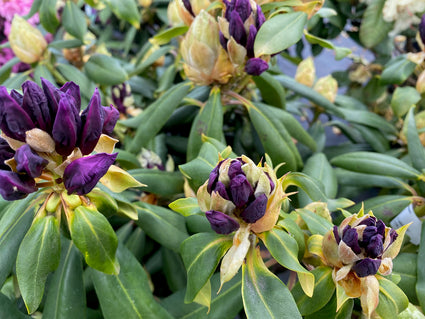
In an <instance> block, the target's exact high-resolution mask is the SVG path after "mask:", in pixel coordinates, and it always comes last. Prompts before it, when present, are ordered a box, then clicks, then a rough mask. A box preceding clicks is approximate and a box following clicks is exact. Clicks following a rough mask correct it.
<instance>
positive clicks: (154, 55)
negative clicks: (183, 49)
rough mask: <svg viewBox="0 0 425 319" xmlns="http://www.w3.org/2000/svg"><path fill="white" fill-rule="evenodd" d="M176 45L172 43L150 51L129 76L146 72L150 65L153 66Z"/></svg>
mask: <svg viewBox="0 0 425 319" xmlns="http://www.w3.org/2000/svg"><path fill="white" fill-rule="evenodd" d="M173 48H174V47H173V46H171V45H167V46H163V47H159V48H158V49H155V50H154V51H153V52H152V51H148V52H147V53H148V54H149V55H148V56H145V57H144V59H143V60H142V62H141V63H140V64H138V65H137V66H136V68H135V69H134V70H132V71H131V72H130V73H129V77H130V78H131V77H133V76H135V75H137V74H140V73H142V72H144V71H145V70H146V69H147V68H148V67H149V66H151V65H152V64H153V63H154V62H155V61H157V60H158V59H159V58H160V57H162V56H164V55H165V54H167V53H168V52H170V51H171V50H172V49H173Z"/></svg>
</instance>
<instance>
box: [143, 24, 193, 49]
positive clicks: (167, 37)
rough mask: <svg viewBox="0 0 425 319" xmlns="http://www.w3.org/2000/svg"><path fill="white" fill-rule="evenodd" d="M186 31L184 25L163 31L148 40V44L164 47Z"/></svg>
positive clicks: (187, 28) (186, 28)
mask: <svg viewBox="0 0 425 319" xmlns="http://www.w3.org/2000/svg"><path fill="white" fill-rule="evenodd" d="M187 30H189V27H188V26H186V25H183V26H181V25H179V26H175V27H171V28H169V29H166V30H164V31H161V32H158V33H157V34H156V35H155V36H153V37H152V38H151V39H150V42H151V43H152V44H154V45H164V44H167V43H168V42H170V41H171V39H173V38H175V37H178V36H179V35H183V34H185V33H186V32H187Z"/></svg>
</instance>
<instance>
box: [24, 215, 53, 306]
mask: <svg viewBox="0 0 425 319" xmlns="http://www.w3.org/2000/svg"><path fill="white" fill-rule="evenodd" d="M59 260H60V235H59V224H58V221H57V220H56V218H55V217H54V216H46V217H38V218H36V219H35V220H34V222H33V224H32V225H31V227H30V229H29V230H28V233H27V234H26V235H25V237H24V239H23V240H22V243H21V245H20V247H19V251H18V256H17V258H16V276H17V278H18V284H19V289H20V291H21V294H22V298H23V299H24V302H25V306H26V307H27V310H28V313H30V314H31V313H33V312H34V311H36V310H37V308H38V306H39V305H40V302H41V299H42V298H43V294H44V286H45V284H46V279H47V275H48V274H49V273H51V272H52V271H54V270H55V269H56V268H57V267H58V265H59Z"/></svg>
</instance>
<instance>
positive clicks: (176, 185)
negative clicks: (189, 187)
mask: <svg viewBox="0 0 425 319" xmlns="http://www.w3.org/2000/svg"><path fill="white" fill-rule="evenodd" d="M128 172H129V173H130V174H131V176H133V177H134V178H135V179H136V180H138V181H139V182H141V183H143V184H146V186H144V187H142V188H141V189H142V190H143V191H146V192H149V193H153V194H158V195H161V196H170V195H175V194H179V193H183V183H184V180H183V176H182V174H181V173H180V172H167V171H160V170H157V169H147V168H139V169H135V170H131V171H128Z"/></svg>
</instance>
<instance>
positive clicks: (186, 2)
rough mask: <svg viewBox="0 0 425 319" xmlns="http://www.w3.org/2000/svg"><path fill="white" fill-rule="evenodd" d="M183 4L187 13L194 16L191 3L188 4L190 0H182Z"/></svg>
mask: <svg viewBox="0 0 425 319" xmlns="http://www.w3.org/2000/svg"><path fill="white" fill-rule="evenodd" d="M183 5H184V7H185V8H186V10H187V11H189V13H190V14H191V15H192V16H193V17H194V16H195V14H194V13H193V10H192V5H191V4H190V0H183Z"/></svg>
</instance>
